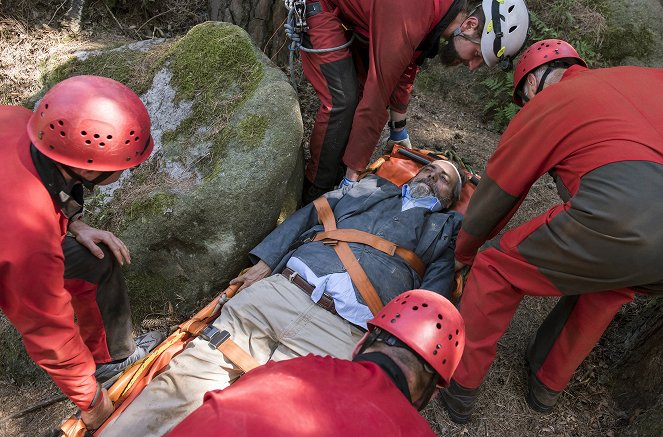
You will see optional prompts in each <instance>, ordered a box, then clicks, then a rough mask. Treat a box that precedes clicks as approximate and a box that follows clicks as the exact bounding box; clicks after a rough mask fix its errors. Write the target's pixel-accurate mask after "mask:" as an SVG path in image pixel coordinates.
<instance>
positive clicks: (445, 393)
mask: <svg viewBox="0 0 663 437" xmlns="http://www.w3.org/2000/svg"><path fill="white" fill-rule="evenodd" d="M478 395H479V389H478V388H465V387H463V386H461V385H459V384H458V383H457V382H456V381H454V380H453V379H452V380H451V384H449V387H447V388H445V389H442V391H441V392H440V396H439V400H440V404H441V405H442V406H443V407H444V409H445V410H447V414H448V415H449V419H451V421H452V422H455V423H458V424H464V423H467V422H468V421H469V420H470V417H471V416H472V413H473V412H474V409H475V403H476V400H477V396H478Z"/></svg>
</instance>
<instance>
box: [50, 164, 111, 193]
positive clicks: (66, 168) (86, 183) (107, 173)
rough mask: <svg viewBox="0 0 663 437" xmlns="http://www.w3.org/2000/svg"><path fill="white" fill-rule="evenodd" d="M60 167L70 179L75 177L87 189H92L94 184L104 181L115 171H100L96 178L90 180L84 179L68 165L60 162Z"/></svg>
mask: <svg viewBox="0 0 663 437" xmlns="http://www.w3.org/2000/svg"><path fill="white" fill-rule="evenodd" d="M60 167H62V169H63V170H64V171H65V173H67V174H68V175H69V176H70V177H71V178H72V179H75V180H77V181H79V182H80V183H82V184H83V186H84V187H85V188H87V189H88V190H93V189H94V186H95V185H97V184H99V183H101V182H103V181H105V180H106V179H108V178H109V177H111V175H112V174H113V173H115V172H114V171H102V172H101V173H100V174H99V176H97V177H96V178H94V179H92V180H91V181H90V180H88V179H85V178H84V177H83V176H81V175H79V174H78V173H76V172H74V170H73V169H72V168H71V167H69V166H68V165H63V164H60Z"/></svg>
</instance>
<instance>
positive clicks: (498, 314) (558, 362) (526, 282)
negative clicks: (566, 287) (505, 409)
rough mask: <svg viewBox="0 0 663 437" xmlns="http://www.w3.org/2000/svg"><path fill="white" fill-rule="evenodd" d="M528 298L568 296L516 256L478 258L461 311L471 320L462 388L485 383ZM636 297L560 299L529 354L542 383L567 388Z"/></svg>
mask: <svg viewBox="0 0 663 437" xmlns="http://www.w3.org/2000/svg"><path fill="white" fill-rule="evenodd" d="M525 295H528V296H564V295H563V294H562V293H561V292H560V291H559V290H557V289H556V287H555V286H554V285H552V284H551V283H550V281H548V280H547V278H546V277H545V276H543V275H541V274H540V273H539V272H538V270H537V267H536V266H534V265H531V264H528V263H527V262H526V261H524V260H523V259H522V257H520V256H519V255H518V254H517V253H513V252H510V253H505V252H502V251H500V250H498V249H495V248H489V249H487V250H485V251H483V252H481V253H480V254H478V255H477V257H476V259H475V262H474V264H473V265H472V271H471V273H470V277H469V278H468V281H467V284H466V286H465V291H464V293H463V297H462V301H461V307H460V313H461V315H462V316H463V319H464V320H472V321H473V323H471V324H467V325H466V334H465V335H466V337H465V352H464V354H463V359H462V360H461V362H460V364H459V366H458V368H457V369H456V373H455V374H454V380H455V381H456V382H458V383H459V384H460V385H461V386H463V387H466V388H478V387H479V386H480V385H481V383H482V381H483V379H484V378H485V376H486V374H487V373H488V369H489V368H490V366H491V364H492V363H493V360H494V359H495V353H496V349H497V341H498V340H499V339H500V338H501V337H502V335H503V334H504V332H505V331H506V329H507V327H508V326H509V323H510V322H511V318H512V317H513V314H514V313H515V312H516V310H517V309H518V305H520V301H521V300H522V299H523V297H524V296H525ZM633 296H634V292H633V291H632V290H629V289H619V290H612V291H603V292H596V293H591V294H579V295H574V296H564V297H562V298H561V299H560V301H559V303H558V304H557V305H556V306H555V308H554V309H553V310H552V311H551V312H550V314H549V315H548V317H547V318H546V320H545V321H544V322H543V324H542V325H541V327H540V328H539V333H537V336H536V339H535V341H534V343H533V346H534V347H533V349H532V350H530V351H528V354H529V356H528V359H529V364H530V368H531V370H532V371H533V372H534V373H535V374H536V377H537V378H538V379H539V381H541V382H542V383H543V384H544V385H545V386H547V387H548V388H550V389H551V390H554V391H561V390H563V389H564V387H566V385H567V384H568V382H569V380H570V379H571V376H573V373H574V372H575V370H576V369H577V368H578V366H580V363H582V361H583V360H584V359H585V357H587V355H589V353H590V352H591V350H592V349H593V348H594V345H595V344H596V343H597V342H598V340H599V339H600V338H601V336H602V335H603V332H604V331H605V329H606V328H607V327H608V325H609V324H610V321H611V320H612V319H613V317H614V316H615V314H616V313H617V311H619V308H621V306H622V305H623V304H625V303H628V302H630V301H631V300H632V299H633ZM560 322H562V325H561V326H560ZM555 331H558V332H557V333H556V335H555ZM534 357H538V358H534Z"/></svg>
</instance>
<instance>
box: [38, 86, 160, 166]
mask: <svg viewBox="0 0 663 437" xmlns="http://www.w3.org/2000/svg"><path fill="white" fill-rule="evenodd" d="M150 127H151V126H150V117H149V115H148V113H147V109H146V108H145V105H144V104H143V102H142V101H141V100H140V98H139V97H138V96H137V95H136V93H134V92H133V91H132V90H131V89H129V88H128V87H126V86H125V85H123V84H121V83H120V82H117V81H115V80H113V79H109V78H106V77H99V76H74V77H70V78H69V79H65V80H63V81H62V82H60V83H58V84H57V85H55V86H54V87H53V88H51V89H50V90H49V91H48V92H47V93H46V94H45V95H44V97H43V98H42V99H41V101H40V102H39V105H38V106H37V109H36V110H35V112H34V113H33V114H32V116H31V117H30V120H29V121H28V135H29V137H30V140H31V141H32V143H33V144H34V145H35V147H37V149H39V151H40V152H42V153H43V154H44V155H46V156H48V157H49V158H51V159H52V160H54V161H56V162H59V163H61V164H64V165H68V166H70V167H76V168H82V169H86V170H94V171H118V170H124V169H127V168H130V167H134V166H136V165H138V164H140V163H141V162H143V161H145V160H146V159H147V158H148V157H149V156H150V153H151V152H152V149H153V147H154V140H153V139H152V137H151V135H150Z"/></svg>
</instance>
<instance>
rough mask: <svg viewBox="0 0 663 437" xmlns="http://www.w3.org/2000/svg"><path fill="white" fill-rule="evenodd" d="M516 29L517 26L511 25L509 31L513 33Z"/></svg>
mask: <svg viewBox="0 0 663 437" xmlns="http://www.w3.org/2000/svg"><path fill="white" fill-rule="evenodd" d="M516 29H518V26H511V27H510V28H509V33H513V31H514V30H516Z"/></svg>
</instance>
